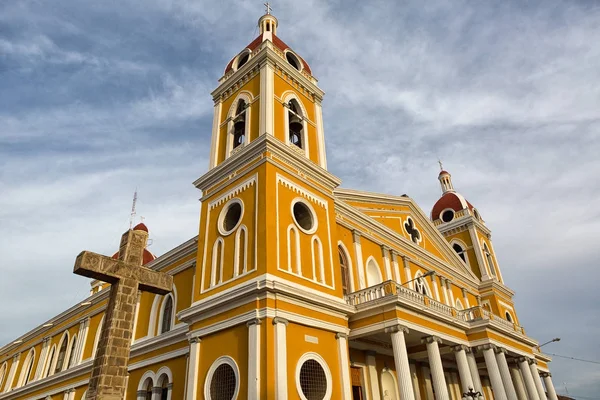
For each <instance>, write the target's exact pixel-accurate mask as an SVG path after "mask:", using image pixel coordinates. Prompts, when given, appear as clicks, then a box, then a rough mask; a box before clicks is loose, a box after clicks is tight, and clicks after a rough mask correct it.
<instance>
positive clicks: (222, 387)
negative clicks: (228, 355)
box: [210, 364, 237, 400]
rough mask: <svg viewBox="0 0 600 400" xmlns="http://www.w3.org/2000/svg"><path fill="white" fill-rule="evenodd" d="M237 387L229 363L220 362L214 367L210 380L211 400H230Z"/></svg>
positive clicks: (233, 372)
mask: <svg viewBox="0 0 600 400" xmlns="http://www.w3.org/2000/svg"><path fill="white" fill-rule="evenodd" d="M236 387H237V379H236V377H235V371H234V370H233V368H232V367H231V365H229V364H221V365H219V366H218V367H217V369H215V372H214V373H213V376H212V380H211V382H210V399H211V400H232V399H233V396H234V395H235V389H236Z"/></svg>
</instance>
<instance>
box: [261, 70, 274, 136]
mask: <svg viewBox="0 0 600 400" xmlns="http://www.w3.org/2000/svg"><path fill="white" fill-rule="evenodd" d="M273 82H274V71H273V66H272V64H271V62H270V61H269V60H266V61H265V62H264V63H263V64H262V65H261V66H260V115H259V118H258V126H259V129H260V132H259V135H263V134H265V133H266V134H269V135H273V134H274V133H275V132H274V131H273V100H274V99H273V96H274V91H273Z"/></svg>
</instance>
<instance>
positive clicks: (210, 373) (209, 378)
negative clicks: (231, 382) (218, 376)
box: [204, 356, 240, 400]
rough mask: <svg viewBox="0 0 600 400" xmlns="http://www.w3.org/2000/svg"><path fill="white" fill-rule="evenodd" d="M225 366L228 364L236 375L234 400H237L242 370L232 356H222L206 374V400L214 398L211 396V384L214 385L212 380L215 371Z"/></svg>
mask: <svg viewBox="0 0 600 400" xmlns="http://www.w3.org/2000/svg"><path fill="white" fill-rule="evenodd" d="M223 364H227V365H229V366H230V367H231V368H232V369H233V372H234V374H235V391H234V392H233V399H232V400H235V399H237V397H238V394H239V392H240V370H239V368H238V365H237V363H236V362H235V360H234V359H233V358H231V357H230V356H221V357H219V358H217V359H216V360H215V361H214V362H213V363H212V365H211V366H210V368H209V369H208V373H207V374H206V380H205V381H204V398H205V399H206V400H212V397H211V396H210V384H211V383H212V378H213V376H214V374H215V371H216V370H217V368H219V367H220V366H221V365H223Z"/></svg>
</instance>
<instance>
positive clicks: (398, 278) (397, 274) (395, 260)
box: [392, 250, 402, 283]
mask: <svg viewBox="0 0 600 400" xmlns="http://www.w3.org/2000/svg"><path fill="white" fill-rule="evenodd" d="M392 266H393V267H394V280H395V281H396V282H398V283H402V277H401V276H400V267H399V266H398V253H396V252H395V251H394V250H392Z"/></svg>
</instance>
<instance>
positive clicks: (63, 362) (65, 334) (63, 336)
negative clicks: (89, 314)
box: [50, 330, 69, 375]
mask: <svg viewBox="0 0 600 400" xmlns="http://www.w3.org/2000/svg"><path fill="white" fill-rule="evenodd" d="M65 337H66V340H67V349H66V350H65V357H64V358H63V361H62V365H61V366H60V369H59V370H58V371H56V368H57V367H58V365H56V364H58V358H59V357H60V348H61V347H62V344H63V341H64V340H65ZM56 348H57V350H58V353H56V357H54V362H53V363H52V370H51V371H50V372H51V375H54V374H55V373H59V372H62V371H64V370H65V363H66V362H67V353H68V352H69V331H68V330H67V331H65V332H64V333H63V335H62V336H61V338H60V341H59V342H58V346H57V347H56Z"/></svg>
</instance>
